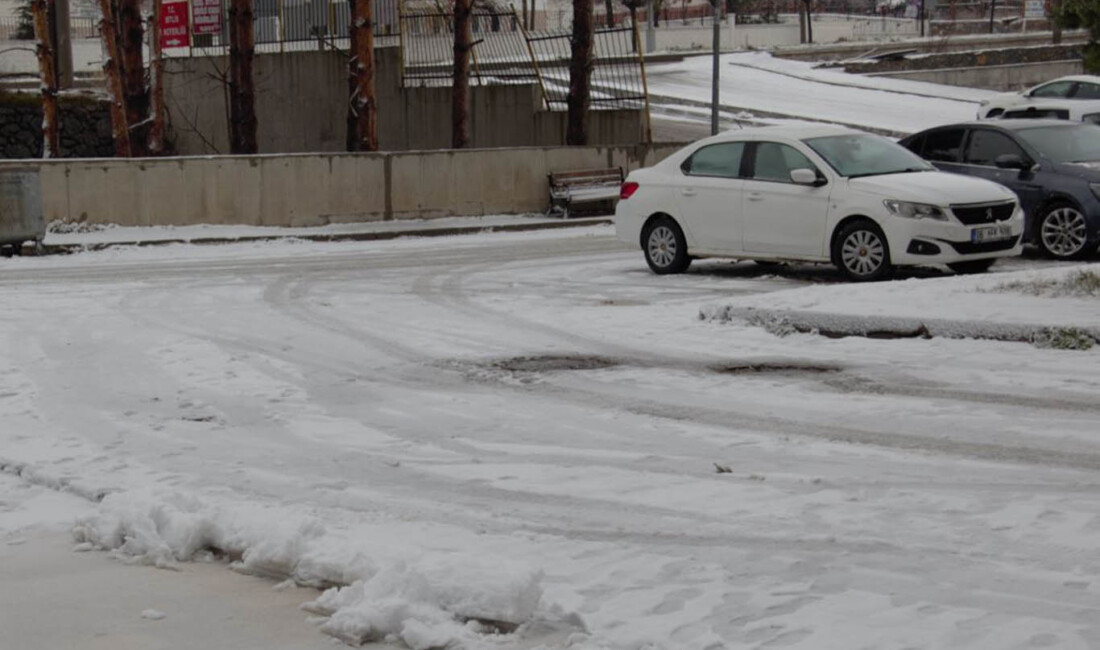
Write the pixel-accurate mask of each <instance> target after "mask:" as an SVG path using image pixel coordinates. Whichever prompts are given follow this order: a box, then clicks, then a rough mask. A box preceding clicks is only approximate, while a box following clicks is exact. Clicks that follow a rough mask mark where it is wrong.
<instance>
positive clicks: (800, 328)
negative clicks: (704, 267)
mask: <svg viewBox="0 0 1100 650" xmlns="http://www.w3.org/2000/svg"><path fill="white" fill-rule="evenodd" d="M1098 269H1100V265H1095V264H1094V265H1083V266H1078V267H1058V268H1045V269H1038V270H1028V271H1017V272H1012V273H997V274H989V275H985V276H951V277H943V278H926V279H910V280H903V281H898V282H879V283H875V284H864V285H854V284H835V285H815V286H810V287H802V288H798V289H792V290H789V291H782V292H776V293H768V294H762V295H759V296H749V297H746V298H742V299H738V300H737V301H736V302H733V303H727V304H720V305H704V306H703V307H702V308H701V309H700V311H699V318H700V319H701V320H706V321H715V322H731V321H737V322H742V323H745V324H748V325H750V326H756V327H763V328H764V329H766V330H768V331H770V332H773V333H775V334H777V335H780V336H782V335H787V334H791V333H793V332H796V331H797V332H813V333H822V334H827V335H838V336H877V335H883V336H899V337H918V336H920V337H931V336H941V337H947V338H976V339H994V340H1004V341H1037V340H1039V341H1041V340H1044V337H1047V336H1048V333H1049V332H1052V331H1053V332H1055V333H1058V334H1059V336H1061V333H1064V332H1069V331H1072V332H1077V333H1079V334H1080V336H1081V337H1084V338H1090V339H1093V340H1100V327H1097V325H1096V324H1097V323H1100V302H1098V301H1097V300H1095V294H1094V291H1093V289H1092V285H1093V283H1094V282H1095V278H1096V277H1097V271H1098ZM1082 340H1083V339H1082ZM1055 347H1064V346H1055ZM1087 347H1091V346H1088V345H1086V346H1083V347H1080V348H1076V349H1087Z"/></svg>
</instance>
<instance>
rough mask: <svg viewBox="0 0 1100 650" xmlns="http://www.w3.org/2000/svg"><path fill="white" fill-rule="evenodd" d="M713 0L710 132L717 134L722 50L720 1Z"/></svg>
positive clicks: (721, 0)
mask: <svg viewBox="0 0 1100 650" xmlns="http://www.w3.org/2000/svg"><path fill="white" fill-rule="evenodd" d="M723 1H724V0H714V39H713V40H714V45H713V47H714V56H713V57H712V58H713V63H712V65H711V80H710V134H711V135H718V59H719V55H720V54H721V50H722V2H723Z"/></svg>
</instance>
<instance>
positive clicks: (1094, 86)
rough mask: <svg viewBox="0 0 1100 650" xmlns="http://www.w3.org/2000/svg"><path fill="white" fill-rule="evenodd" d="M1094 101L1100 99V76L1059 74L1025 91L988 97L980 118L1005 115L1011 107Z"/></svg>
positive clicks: (979, 110)
mask: <svg viewBox="0 0 1100 650" xmlns="http://www.w3.org/2000/svg"><path fill="white" fill-rule="evenodd" d="M1090 100H1100V77H1098V76H1094V75H1075V76H1070V77H1059V78H1058V79H1054V80H1053V81H1048V82H1046V83H1044V84H1040V85H1038V86H1035V87H1034V88H1029V89H1027V90H1024V91H1021V92H1014V93H1001V94H999V95H994V96H993V97H992V98H991V99H987V100H984V101H983V102H982V103H981V106H980V107H979V108H978V119H980V120H981V119H988V118H991V117H1001V116H1002V115H1003V114H1004V113H1005V112H1007V111H1009V110H1012V109H1027V108H1028V107H1029V106H1035V107H1039V106H1040V105H1042V106H1048V107H1056V108H1058V109H1062V108H1067V109H1068V107H1069V106H1070V105H1072V104H1074V103H1077V102H1088V101H1090ZM1046 117H1054V116H1053V115H1048V116H1046ZM1063 119H1078V118H1063Z"/></svg>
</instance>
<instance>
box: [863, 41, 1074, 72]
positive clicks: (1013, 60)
mask: <svg viewBox="0 0 1100 650" xmlns="http://www.w3.org/2000/svg"><path fill="white" fill-rule="evenodd" d="M1080 58H1081V47H1080V45H1048V46H1045V47H1024V48H1014V49H999V50H994V49H990V50H976V51H970V52H947V53H943V54H922V55H916V56H910V57H906V58H903V59H897V60H880V61H867V62H864V61H860V62H855V63H848V64H846V65H845V66H844V70H845V71H846V72H854V73H857V74H868V73H876V72H904V71H910V70H939V69H943V68H980V67H990V66H1000V65H1013V64H1019V63H1048V62H1054V61H1068V60H1075V59H1080Z"/></svg>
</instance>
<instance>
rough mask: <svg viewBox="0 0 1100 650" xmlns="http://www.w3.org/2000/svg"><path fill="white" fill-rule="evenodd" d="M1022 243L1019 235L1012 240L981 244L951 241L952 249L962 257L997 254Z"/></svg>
mask: <svg viewBox="0 0 1100 650" xmlns="http://www.w3.org/2000/svg"><path fill="white" fill-rule="evenodd" d="M1018 241H1020V236H1019V235H1017V236H1015V237H1013V238H1012V239H1001V240H999V241H989V242H981V243H977V244H975V243H974V242H968V241H949V242H947V243H948V244H951V248H954V249H955V250H956V251H957V252H958V253H959V254H960V255H973V254H974V253H995V252H997V251H1006V250H1008V249H1010V248H1012V247H1013V246H1015V245H1016V242H1018Z"/></svg>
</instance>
